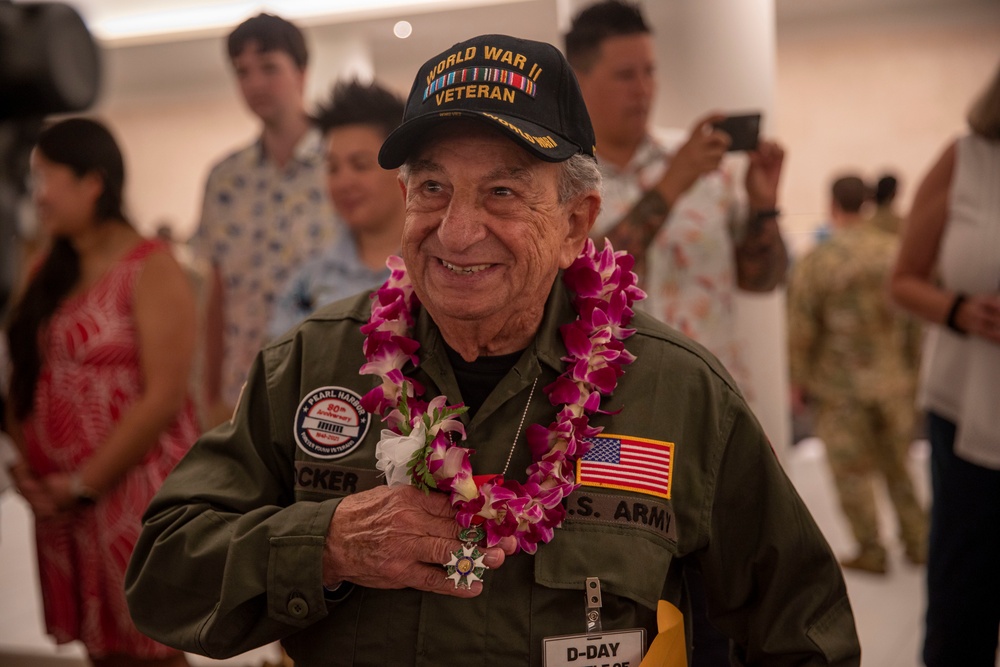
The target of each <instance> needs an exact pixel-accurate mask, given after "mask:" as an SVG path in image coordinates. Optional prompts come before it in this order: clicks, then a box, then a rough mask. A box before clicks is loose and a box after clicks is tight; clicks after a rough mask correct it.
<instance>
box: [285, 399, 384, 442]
mask: <svg viewBox="0 0 1000 667" xmlns="http://www.w3.org/2000/svg"><path fill="white" fill-rule="evenodd" d="M370 424H371V415H369V414H368V411H367V410H365V409H364V408H363V407H361V397H360V396H358V395H357V394H356V393H354V392H353V391H351V390H350V389H345V388H344V387H320V388H319V389H314V390H313V391H311V392H309V394H307V395H306V397H305V398H303V399H302V402H301V403H299V407H298V410H297V411H296V414H295V442H296V443H297V444H298V446H299V449H301V450H302V451H304V452H306V453H307V454H309V455H311V456H315V457H316V458H320V459H339V458H340V457H342V456H346V455H347V454H349V453H350V452H352V451H353V450H354V449H355V448H356V447H357V446H358V445H359V444H361V441H362V440H364V437H365V434H367V433H368V427H369V425H370Z"/></svg>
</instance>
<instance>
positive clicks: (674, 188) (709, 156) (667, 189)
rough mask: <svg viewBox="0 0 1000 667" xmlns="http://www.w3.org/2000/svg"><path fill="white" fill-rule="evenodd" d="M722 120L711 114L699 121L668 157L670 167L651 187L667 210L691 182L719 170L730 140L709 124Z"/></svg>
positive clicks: (723, 116)
mask: <svg viewBox="0 0 1000 667" xmlns="http://www.w3.org/2000/svg"><path fill="white" fill-rule="evenodd" d="M725 117H726V116H725V114H719V113H711V114H709V115H707V116H704V117H702V118H699V119H698V121H697V122H696V123H695V124H694V126H693V127H692V128H691V134H690V136H688V139H687V141H686V142H684V145H683V146H681V147H680V149H678V151H677V153H676V154H675V155H674V156H673V158H671V160H670V166H669V167H668V168H667V171H666V173H665V174H663V178H662V179H661V180H660V182H659V183H657V184H656V186H655V188H656V189H657V190H658V191H659V193H660V195H661V196H662V197H663V199H664V200H666V202H667V205H668V206H670V207H671V208H673V205H674V204H675V203H677V200H678V199H679V198H680V197H681V195H683V194H684V193H685V192H687V191H688V189H689V188H690V187H691V186H692V185H694V184H695V181H697V180H698V179H699V178H701V177H702V176H704V175H705V174H707V173H709V172H711V171H714V170H716V169H718V168H719V163H720V162H722V157H723V156H724V155H725V154H726V149H727V148H729V144H730V143H731V140H730V138H729V135H727V134H726V133H725V132H723V131H722V130H717V129H715V128H714V127H713V123H717V122H719V121H720V120H722V119H723V118H725Z"/></svg>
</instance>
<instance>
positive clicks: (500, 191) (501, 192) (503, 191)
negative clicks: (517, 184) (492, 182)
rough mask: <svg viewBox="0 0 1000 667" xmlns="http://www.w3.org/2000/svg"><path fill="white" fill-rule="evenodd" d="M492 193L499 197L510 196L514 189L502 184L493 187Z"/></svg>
mask: <svg viewBox="0 0 1000 667" xmlns="http://www.w3.org/2000/svg"><path fill="white" fill-rule="evenodd" d="M493 194H495V195H497V196H499V197H510V196H511V195H513V194H514V191H513V190H511V189H510V188H505V187H503V186H499V187H495V188H493Z"/></svg>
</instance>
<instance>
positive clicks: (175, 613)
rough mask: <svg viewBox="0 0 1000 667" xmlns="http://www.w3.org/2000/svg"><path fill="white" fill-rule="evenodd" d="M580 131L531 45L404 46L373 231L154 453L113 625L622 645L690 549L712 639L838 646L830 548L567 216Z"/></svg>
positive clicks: (549, 53)
mask: <svg viewBox="0 0 1000 667" xmlns="http://www.w3.org/2000/svg"><path fill="white" fill-rule="evenodd" d="M594 153H595V148H594V134H593V129H592V127H591V124H590V120H589V118H588V116H587V111H586V107H585V105H584V103H583V100H582V98H581V95H580V91H579V87H578V85H577V82H576V79H575V77H574V75H573V73H572V71H571V70H570V68H569V66H568V64H567V63H566V61H565V59H564V58H563V56H562V55H561V54H560V52H559V51H558V49H556V48H555V47H553V46H551V45H549V44H543V43H539V42H533V41H528V40H522V39H516V38H512V37H508V36H504V35H484V36H480V37H476V38H473V39H470V40H468V41H466V42H463V43H460V44H456V45H455V46H453V47H452V48H450V49H448V50H447V51H445V52H443V53H442V54H440V55H439V56H436V57H435V58H432V59H431V60H429V61H428V62H427V63H425V64H424V65H423V66H422V67H421V68H420V70H419V72H418V74H417V78H416V81H415V82H414V84H413V88H412V90H411V93H410V96H409V100H408V103H407V106H406V111H405V114H404V118H403V123H402V125H401V126H400V127H399V128H397V129H396V130H395V131H394V132H393V133H392V134H390V135H389V137H388V138H387V139H386V141H385V143H384V144H383V146H382V149H381V152H380V154H379V161H380V164H381V165H382V166H383V167H384V168H387V169H392V168H396V167H399V166H400V165H401V173H400V182H401V184H402V188H403V191H404V197H405V200H406V224H405V228H404V232H403V243H402V255H403V257H402V259H399V258H390V260H389V266H390V269H391V271H392V275H391V277H390V279H389V281H388V282H387V283H386V284H385V285H384V286H383V287H382V288H380V289H378V290H376V291H375V293H374V295H373V298H369V297H368V296H365V295H363V296H360V297H357V298H352V299H349V300H346V301H340V302H337V303H335V304H331V305H330V306H326V307H324V308H321V309H320V310H319V311H318V312H316V313H314V314H313V315H312V316H310V317H309V318H308V319H307V320H306V321H305V322H303V323H302V324H301V325H299V326H298V327H297V328H296V329H294V330H293V331H292V332H290V333H288V334H287V335H285V336H283V337H282V338H281V339H279V340H277V341H276V342H274V343H273V344H271V345H269V346H268V347H266V348H265V349H264V350H263V351H262V352H261V353H260V355H258V357H257V360H256V362H255V364H254V368H253V370H252V371H251V373H250V376H249V379H248V381H247V385H246V388H245V389H244V391H243V396H242V399H241V401H240V405H239V407H238V409H237V412H236V414H235V415H234V417H233V419H232V420H231V422H230V423H229V424H227V425H223V426H221V427H219V428H218V429H216V430H214V431H212V432H210V433H208V434H206V435H205V436H203V437H202V438H201V439H200V440H199V441H198V443H197V444H196V445H195V446H194V447H193V448H192V452H191V455H190V456H189V457H187V458H186V459H185V460H184V461H183V462H182V463H181V464H180V465H179V466H178V467H177V468H176V469H175V470H174V472H173V473H172V475H171V476H170V478H169V479H168V481H167V482H166V484H165V485H164V487H163V490H162V492H161V493H160V494H159V496H158V497H157V498H156V499H155V501H154V502H153V503H152V504H151V505H150V507H149V509H148V511H147V514H146V519H145V526H144V530H143V533H142V536H141V539H140V541H139V545H138V546H137V548H136V552H135V553H136V555H135V557H134V558H133V560H132V561H131V564H130V568H129V572H128V583H127V595H128V599H129V603H130V608H131V611H132V614H133V616H134V618H135V620H136V623H137V625H138V626H139V627H140V628H141V629H143V630H144V631H145V632H147V633H149V634H150V635H152V636H155V637H157V638H159V639H160V640H161V641H165V642H167V643H168V644H171V645H174V646H182V647H184V648H185V649H186V650H188V651H193V652H197V653H201V654H205V655H209V656H213V657H224V656H231V655H235V654H238V653H240V652H242V651H245V650H247V649H249V648H251V647H254V646H259V645H262V644H265V643H268V642H273V641H276V640H280V641H281V642H282V644H283V646H284V647H285V648H286V650H287V651H288V654H289V655H290V656H291V658H292V659H293V660H294V661H295V664H296V665H299V666H303V667H308V666H310V665H380V666H383V665H457V664H467V665H477V666H480V665H482V666H493V665H495V666H501V665H502V666H504V667H509V666H511V665H542V664H546V665H549V666H550V667H551V666H553V665H574V664H575V665H583V664H592V663H599V664H604V663H608V664H619V665H626V664H627V665H631V666H632V667H634V666H635V665H638V664H639V663H640V661H641V660H642V659H643V655H644V654H645V653H646V652H647V650H648V649H649V647H650V644H651V643H652V642H653V641H654V639H655V637H656V635H657V632H658V630H659V628H658V625H657V608H658V607H659V606H660V605H661V602H662V603H664V604H665V603H669V604H670V605H672V606H673V607H675V608H677V609H681V610H683V609H686V608H687V601H686V598H685V592H684V587H683V572H682V568H681V567H680V566H679V563H680V562H681V559H682V557H685V556H690V558H687V559H683V560H684V562H685V563H692V564H696V565H697V567H699V568H700V569H701V570H702V572H703V573H704V576H705V580H706V581H707V582H708V584H707V588H708V602H709V608H710V611H711V613H712V617H713V619H714V620H715V622H716V623H717V624H718V626H719V628H720V629H722V630H723V631H724V632H725V633H726V634H727V636H729V637H730V638H732V640H733V648H732V650H733V655H734V657H735V659H736V660H737V661H738V662H739V663H740V664H747V665H751V664H768V665H839V666H847V665H857V664H859V654H860V649H859V646H858V641H857V636H856V632H855V628H854V620H853V615H852V612H851V608H850V603H849V601H848V598H847V593H846V589H845V586H844V582H843V578H842V575H841V572H840V568H839V567H838V565H837V562H836V559H835V557H834V556H833V554H832V552H831V551H830V549H829V546H828V545H827V544H826V542H825V541H824V539H823V537H822V535H821V533H820V532H819V530H818V528H817V527H816V525H815V523H814V522H813V520H812V518H811V517H810V515H809V513H808V511H807V509H806V508H805V506H804V505H803V504H802V502H801V501H800V500H799V498H798V496H797V495H796V493H795V490H794V489H793V487H792V485H791V483H790V482H789V480H788V479H787V477H786V476H785V475H784V473H783V472H782V469H781V466H780V465H779V463H778V461H777V459H776V457H775V456H774V453H773V452H772V450H771V448H770V446H769V444H768V442H767V439H766V437H765V436H764V433H763V431H762V430H761V427H760V425H759V424H758V422H757V420H756V419H755V418H754V416H753V415H752V413H751V412H750V410H749V409H748V408H747V405H746V403H745V402H744V400H743V398H742V397H741V395H740V393H739V390H738V389H737V388H736V386H735V384H734V382H733V380H732V378H731V377H730V376H729V375H728V374H727V373H726V371H725V369H724V368H723V367H722V366H721V365H720V364H719V363H718V362H717V361H716V359H715V358H714V357H712V355H711V354H710V353H708V352H707V351H706V350H704V349H703V348H702V347H700V346H698V345H697V344H695V343H693V342H692V341H690V340H689V339H687V338H685V337H684V336H682V335H680V334H679V333H677V332H676V331H674V330H672V329H670V328H668V327H667V326H666V325H664V324H661V323H659V322H657V321H656V320H654V319H653V318H651V317H647V316H644V315H641V314H636V315H635V317H634V319H633V309H632V307H631V306H632V304H633V303H634V302H635V301H636V300H638V299H639V298H641V297H642V296H643V295H642V292H641V290H639V289H638V288H637V287H636V286H635V276H634V274H632V272H631V266H632V259H631V257H629V256H628V255H626V254H624V253H619V254H617V255H616V254H615V253H614V252H613V251H612V250H610V249H608V248H605V249H604V250H603V251H597V250H596V249H595V248H594V245H593V243H592V242H591V241H589V240H588V233H589V231H590V229H591V226H592V225H593V222H594V218H595V217H596V215H597V211H598V209H599V207H600V202H601V199H600V194H599V192H600V191H599V188H600V173H599V171H598V170H597V168H596V164H595V161H594ZM591 591H594V592H595V593H596V592H597V591H599V592H600V594H599V595H589V594H588V593H589V592H591ZM597 601H599V602H600V605H598V604H597ZM587 604H590V605H592V609H591V610H590V611H591V612H594V613H595V614H597V615H587V614H585V612H586V611H587V607H586V605H587ZM664 608H667V607H664ZM598 621H600V622H599V623H598ZM588 632H589V633H588Z"/></svg>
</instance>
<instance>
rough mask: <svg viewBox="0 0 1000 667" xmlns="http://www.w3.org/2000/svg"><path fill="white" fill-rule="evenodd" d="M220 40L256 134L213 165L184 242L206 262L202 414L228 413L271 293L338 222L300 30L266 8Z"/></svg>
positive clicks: (261, 338) (260, 334)
mask: <svg viewBox="0 0 1000 667" xmlns="http://www.w3.org/2000/svg"><path fill="white" fill-rule="evenodd" d="M227 49H228V54H229V59H230V62H231V64H232V66H233V71H234V72H235V74H236V80H237V83H238V84H239V88H240V93H241V94H242V96H243V100H244V102H246V105H247V107H248V108H249V109H250V111H251V112H252V113H253V114H254V115H255V116H257V118H259V119H260V122H261V133H260V136H259V137H258V138H257V139H256V140H255V141H254V142H253V143H251V144H250V145H249V146H246V147H244V148H241V149H240V150H238V151H236V152H234V153H232V154H231V155H229V156H228V157H226V158H225V159H223V160H222V161H221V162H219V163H218V164H216V165H215V167H213V168H212V171H211V173H210V174H209V176H208V182H207V183H206V185H205V197H204V201H203V204H202V212H201V222H200V225H199V227H198V230H197V232H196V234H195V237H194V239H193V241H192V247H193V248H194V249H195V250H196V252H197V253H198V254H199V255H200V256H202V257H204V258H206V259H208V260H209V262H210V263H211V265H212V266H213V268H214V271H213V275H212V280H211V283H212V289H211V290H210V296H209V301H208V307H207V312H206V326H205V332H206V336H205V343H204V347H205V351H204V355H205V364H204V396H203V397H202V400H203V401H204V402H205V404H206V406H207V408H206V413H207V415H208V421H209V424H210V425H214V424H216V423H219V422H221V421H224V420H226V419H228V418H229V416H230V415H231V414H232V411H233V406H234V405H235V404H236V399H237V398H238V397H239V393H240V388H241V387H242V386H243V381H244V379H245V377H246V373H247V371H248V370H249V369H250V364H251V362H252V361H253V358H254V355H255V354H257V351H258V350H259V349H260V347H261V345H262V344H263V343H264V342H266V340H267V331H268V322H269V321H270V319H271V313H272V307H273V304H274V300H275V299H276V298H277V295H278V294H280V293H281V292H282V291H283V290H284V288H285V285H286V284H287V281H288V278H289V277H290V276H291V273H292V272H293V271H294V270H295V269H297V268H298V267H299V266H300V265H301V264H302V262H303V261H305V260H306V259H308V258H309V257H312V256H314V255H315V254H316V253H318V252H319V251H320V250H322V249H323V248H324V247H326V246H327V245H328V244H329V243H330V242H332V241H333V239H334V238H335V237H336V235H337V230H338V227H339V223H337V222H336V219H335V216H334V213H333V210H332V209H331V208H330V204H329V201H328V199H327V196H326V188H325V187H324V183H323V146H322V137H321V135H320V131H319V129H318V128H316V126H315V123H314V122H313V119H311V118H310V117H309V115H308V114H307V113H306V110H305V104H304V102H303V96H304V92H305V80H306V66H307V64H308V60H309V54H308V51H307V48H306V42H305V38H304V37H303V35H302V32H301V31H300V30H299V29H298V28H297V27H296V26H295V25H293V24H292V23H290V22H288V21H286V20H284V19H282V18H280V17H278V16H273V15H271V14H259V15H257V16H254V17H252V18H249V19H247V20H246V21H244V22H243V23H241V24H240V25H239V26H237V27H236V29H235V30H233V31H232V32H231V33H230V34H229V37H228V40H227Z"/></svg>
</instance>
